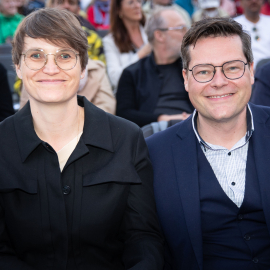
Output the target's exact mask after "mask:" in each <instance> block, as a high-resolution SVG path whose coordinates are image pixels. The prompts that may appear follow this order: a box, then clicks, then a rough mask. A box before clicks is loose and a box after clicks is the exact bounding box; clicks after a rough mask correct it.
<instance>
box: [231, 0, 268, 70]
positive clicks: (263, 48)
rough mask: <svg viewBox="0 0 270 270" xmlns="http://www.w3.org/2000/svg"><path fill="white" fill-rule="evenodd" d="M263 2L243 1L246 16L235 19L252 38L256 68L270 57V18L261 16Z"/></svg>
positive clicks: (256, 0) (255, 0) (260, 0)
mask: <svg viewBox="0 0 270 270" xmlns="http://www.w3.org/2000/svg"><path fill="white" fill-rule="evenodd" d="M263 3H264V1H263V0H241V5H242V7H243V10H244V14H243V15H241V16H238V17H236V18H235V20H236V21H237V22H239V23H240V24H242V25H243V28H244V29H245V30H246V31H248V33H249V35H250V36H251V45H252V51H253V55H254V68H256V65H257V63H258V62H259V61H260V60H262V59H264V58H269V57H270V50H269V47H270V28H269V25H270V17H269V16H266V15H263V14H260V10H261V7H262V5H263Z"/></svg>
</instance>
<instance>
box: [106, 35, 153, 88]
mask: <svg viewBox="0 0 270 270" xmlns="http://www.w3.org/2000/svg"><path fill="white" fill-rule="evenodd" d="M103 46H104V52H105V56H106V63H107V71H108V76H109V79H110V82H111V84H112V87H113V89H116V88H117V86H118V82H119V79H120V76H121V74H122V71H123V69H124V68H126V67H128V66H130V65H131V64H133V63H135V62H137V61H138V60H139V59H141V58H143V57H145V56H147V55H148V54H149V53H150V52H151V46H150V45H149V44H146V45H144V46H143V47H142V48H141V49H140V50H139V51H138V52H137V53H134V54H133V55H130V57H129V58H128V61H126V62H125V63H122V62H121V61H120V57H121V53H120V51H119V49H118V48H117V46H116V45H115V43H114V40H113V37H112V36H111V35H108V36H106V37H104V38H103ZM127 54H128V53H127Z"/></svg>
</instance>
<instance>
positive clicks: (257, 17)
mask: <svg viewBox="0 0 270 270" xmlns="http://www.w3.org/2000/svg"><path fill="white" fill-rule="evenodd" d="M245 17H246V19H247V20H248V21H250V22H252V23H257V22H258V21H259V20H260V13H257V12H256V13H254V12H247V13H245Z"/></svg>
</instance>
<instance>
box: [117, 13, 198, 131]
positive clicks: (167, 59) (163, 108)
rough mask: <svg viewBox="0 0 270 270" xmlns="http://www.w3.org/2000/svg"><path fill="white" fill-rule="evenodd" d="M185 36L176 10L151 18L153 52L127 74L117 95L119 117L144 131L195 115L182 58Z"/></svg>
mask: <svg viewBox="0 0 270 270" xmlns="http://www.w3.org/2000/svg"><path fill="white" fill-rule="evenodd" d="M185 32H186V26H185V22H184V20H183V18H182V17H181V16H180V15H179V13H178V12H177V11H175V10H173V9H164V10H159V11H157V12H156V13H154V14H153V15H152V16H151V17H150V18H149V20H148V22H147V26H146V33H147V35H148V40H149V42H150V43H151V44H152V47H153V52H152V54H151V55H150V56H148V57H145V58H143V59H141V60H140V61H138V62H137V63H135V64H133V65H131V66H129V67H127V68H126V69H125V70H124V71H123V74H122V76H121V78H120V81H119V87H118V92H117V95H116V97H117V110H116V114H117V115H119V116H121V117H123V118H126V119H128V120H130V121H132V122H134V123H136V124H137V125H139V126H140V127H142V126H145V125H147V124H150V123H151V122H157V121H170V120H173V119H178V120H183V119H185V118H187V116H188V115H187V114H190V113H192V111H193V106H192V105H191V102H190V101H189V98H188V93H187V92H186V91H185V88H184V79H183V76H182V60H181V58H180V47H181V42H182V38H183V36H184V34H185Z"/></svg>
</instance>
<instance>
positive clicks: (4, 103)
mask: <svg viewBox="0 0 270 270" xmlns="http://www.w3.org/2000/svg"><path fill="white" fill-rule="evenodd" d="M12 114H14V109H13V103H12V96H11V92H10V89H9V84H8V77H7V70H6V69H5V68H4V66H3V65H2V64H0V122H1V121H3V120H4V119H5V118H7V117H9V116H11V115H12Z"/></svg>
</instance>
